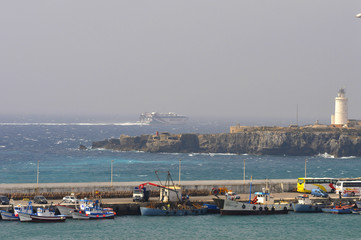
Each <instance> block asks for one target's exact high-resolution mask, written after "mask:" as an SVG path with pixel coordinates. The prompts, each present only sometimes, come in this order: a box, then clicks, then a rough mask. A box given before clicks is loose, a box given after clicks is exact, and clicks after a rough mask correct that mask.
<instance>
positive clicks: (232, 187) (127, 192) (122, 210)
mask: <svg viewBox="0 0 361 240" xmlns="http://www.w3.org/2000/svg"><path fill="white" fill-rule="evenodd" d="M143 183H144V182H112V183H110V182H87V183H39V184H36V183H15V184H0V195H7V196H8V197H9V198H11V199H12V204H14V205H16V204H23V205H26V204H27V200H32V199H33V197H34V196H35V195H44V196H45V197H46V198H47V199H48V204H47V205H50V203H52V204H53V205H56V204H59V203H61V202H62V198H63V197H64V196H67V195H70V194H71V193H74V195H75V196H77V197H78V199H79V198H84V197H86V198H89V199H92V198H99V197H100V198H101V202H102V206H103V207H110V208H113V209H114V211H115V212H116V213H117V214H118V215H139V214H140V210H139V209H140V207H141V206H146V205H148V203H146V202H145V203H142V202H133V198H132V194H133V190H134V188H135V187H138V186H139V185H140V184H143ZM180 183H181V184H180V185H181V188H182V193H183V195H189V198H190V201H192V202H197V203H200V204H203V203H211V204H214V202H213V198H214V197H215V196H213V195H211V191H212V189H214V188H217V189H220V188H222V189H227V190H228V191H232V192H234V193H237V194H239V195H240V196H241V198H244V199H247V197H248V195H249V192H250V190H251V191H252V192H253V193H254V192H257V191H262V190H264V188H267V189H269V191H270V192H272V193H275V194H276V193H283V194H282V197H281V198H282V199H290V200H292V199H294V196H293V195H294V191H295V190H296V184H297V180H296V179H272V180H270V179H264V180H253V181H252V187H251V189H250V186H251V181H250V180H202V181H182V182H180ZM174 184H176V185H178V186H179V181H175V182H174ZM147 189H148V190H150V191H151V192H152V193H153V194H152V197H151V198H150V201H153V202H156V201H159V188H158V187H156V186H152V185H147ZM289 194H291V196H288V195H289ZM33 205H34V208H35V209H36V208H37V207H43V205H44V204H35V203H33ZM67 205H70V206H71V204H67ZM7 207H8V206H0V208H1V209H3V210H4V209H6V208H7Z"/></svg>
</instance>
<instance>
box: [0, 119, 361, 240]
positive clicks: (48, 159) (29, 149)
mask: <svg viewBox="0 0 361 240" xmlns="http://www.w3.org/2000/svg"><path fill="white" fill-rule="evenodd" d="M157 130H159V131H169V132H174V133H175V132H200V133H214V132H226V131H228V126H222V125H219V126H216V127H215V126H214V125H197V126H195V125H191V126H183V127H153V126H134V125H130V126H128V125H127V126H124V125H123V126H119V125H71V124H61V125H60V124H55V125H44V124H39V125H31V124H19V125H8V124H0V164H1V165H0V183H25V182H27V183H31V182H33V183H35V182H36V164H37V161H38V160H39V161H40V183H42V182H94V181H100V182H106V181H110V164H111V161H112V160H114V177H113V180H114V181H156V180H157V178H156V176H155V174H154V171H155V170H170V171H171V173H172V176H173V179H175V180H177V179H178V166H179V160H181V164H182V180H207V179H243V160H246V178H248V179H249V178H250V177H251V176H253V178H254V179H265V178H269V179H273V178H275V179H283V178H298V177H300V176H303V175H304V166H305V160H306V159H307V175H308V176H312V177H360V176H361V171H360V170H361V158H355V157H352V156H351V157H348V158H340V159H337V158H330V157H329V156H327V155H322V154H323V153H321V155H318V156H312V157H304V156H298V157H295V156H253V155H232V154H176V153H175V154H166V153H159V154H151V153H144V152H117V151H106V150H87V151H79V150H78V146H79V144H84V145H86V146H88V147H89V146H91V142H92V141H98V140H103V139H105V138H110V137H118V136H119V135H120V134H127V135H140V134H149V133H154V132H155V131H157ZM360 220H361V215H353V214H352V215H332V214H323V213H319V214H301V213H297V214H295V213H290V214H288V215H277V216H220V215H206V216H183V217H141V216H117V217H116V218H115V219H114V220H101V221H76V220H71V219H70V220H67V221H66V222H65V223H51V224H46V223H39V224H37V223H20V222H5V221H0V233H1V239H131V238H132V239H138V238H140V239H180V238H184V239H186V238H187V239H188V238H192V239H220V238H226V239H360V238H361V230H360V228H359V225H360V224H359V222H360Z"/></svg>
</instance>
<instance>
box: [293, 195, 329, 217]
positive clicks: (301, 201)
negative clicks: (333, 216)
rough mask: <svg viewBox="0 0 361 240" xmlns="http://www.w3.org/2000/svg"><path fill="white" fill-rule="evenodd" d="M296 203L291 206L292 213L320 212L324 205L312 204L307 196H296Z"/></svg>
mask: <svg viewBox="0 0 361 240" xmlns="http://www.w3.org/2000/svg"><path fill="white" fill-rule="evenodd" d="M297 200H298V202H297V203H295V204H293V211H295V212H309V213H311V212H322V208H324V207H325V206H326V205H325V204H324V203H313V202H312V201H311V199H310V198H309V196H308V195H307V194H304V195H300V196H297Z"/></svg>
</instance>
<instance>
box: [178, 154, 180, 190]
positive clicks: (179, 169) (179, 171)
mask: <svg viewBox="0 0 361 240" xmlns="http://www.w3.org/2000/svg"><path fill="white" fill-rule="evenodd" d="M178 185H179V186H180V185H181V159H179V182H178Z"/></svg>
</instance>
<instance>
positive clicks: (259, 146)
mask: <svg viewBox="0 0 361 240" xmlns="http://www.w3.org/2000/svg"><path fill="white" fill-rule="evenodd" d="M92 148H93V149H99V148H103V149H111V150H118V151H145V152H168V153H234V154H255V155H298V156H311V155H317V154H323V153H328V154H330V155H334V156H335V157H344V156H361V128H339V127H331V126H327V125H319V124H315V125H311V126H305V127H297V126H290V127H244V126H239V125H238V126H232V127H230V133H218V134H192V133H186V134H170V133H168V132H163V133H156V134H154V135H141V136H135V137H133V136H126V135H121V136H120V137H119V138H117V139H115V138H114V139H106V140H103V141H97V142H93V143H92Z"/></svg>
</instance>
